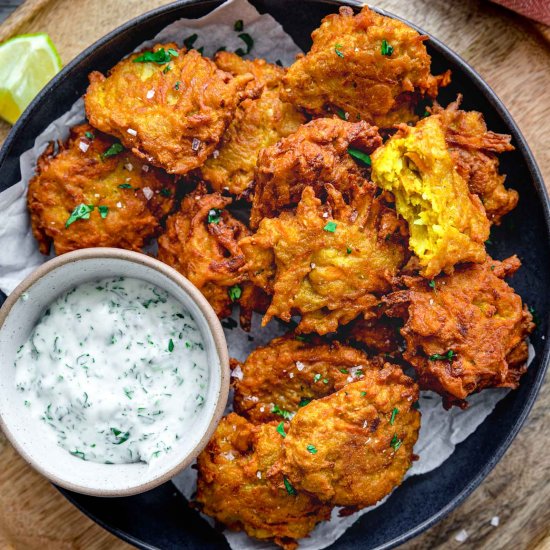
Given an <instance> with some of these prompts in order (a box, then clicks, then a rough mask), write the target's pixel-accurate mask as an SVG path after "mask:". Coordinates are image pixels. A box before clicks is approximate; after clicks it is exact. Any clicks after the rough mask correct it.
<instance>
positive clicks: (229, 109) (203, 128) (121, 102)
mask: <svg viewBox="0 0 550 550" xmlns="http://www.w3.org/2000/svg"><path fill="white" fill-rule="evenodd" d="M160 49H164V50H165V52H168V51H169V50H170V51H173V52H176V53H177V56H176V57H171V59H170V61H169V62H168V63H164V64H156V63H152V62H149V63H138V62H135V59H136V58H138V56H140V55H141V54H142V53H143V52H141V53H135V54H132V55H130V56H129V57H128V58H126V59H123V60H122V61H120V62H119V63H117V65H115V67H113V68H112V69H111V71H110V72H109V76H107V77H105V76H103V75H102V74H101V73H98V72H92V73H91V74H90V85H89V87H88V91H87V93H86V96H85V98H84V101H85V105H86V114H87V116H88V119H89V120H90V123H91V124H92V126H95V127H96V128H98V129H99V130H102V131H103V132H106V133H108V134H111V135H113V136H116V137H118V138H119V139H120V140H121V141H122V143H123V144H124V145H125V146H126V147H128V148H130V149H132V151H133V152H134V153H135V154H136V155H138V156H140V157H142V158H144V159H146V160H147V162H150V163H151V164H155V165H156V166H159V167H161V168H164V169H165V170H167V171H168V172H170V173H174V174H181V175H183V174H186V173H187V172H189V171H190V170H193V169H194V168H198V167H199V166H201V165H202V164H203V163H204V162H205V161H206V159H207V157H208V156H210V155H211V154H212V152H213V151H214V149H215V148H216V146H217V144H218V142H219V141H220V139H221V137H222V134H223V133H224V131H225V129H226V128H227V127H228V125H229V124H230V122H231V121H232V120H233V116H234V115H235V111H236V109H237V107H238V105H239V103H240V102H241V101H242V100H243V99H245V98H246V97H250V96H251V95H254V94H257V93H258V90H252V89H250V88H247V84H248V83H249V82H250V81H251V80H252V79H253V76H252V75H251V74H246V75H241V76H237V77H235V78H233V77H232V76H231V75H230V74H229V73H226V72H224V71H220V70H219V69H218V68H217V67H216V65H215V64H214V62H213V61H212V60H210V59H207V58H205V57H202V56H201V54H200V53H199V52H197V51H196V50H191V51H189V52H186V50H185V49H179V48H178V47H177V45H176V44H157V45H156V46H154V47H153V49H152V51H155V52H157V51H159V50H160ZM167 55H168V54H167ZM168 67H169V68H170V70H167V68H168ZM128 130H132V132H131V133H129V132H128ZM134 133H135V135H134Z"/></svg>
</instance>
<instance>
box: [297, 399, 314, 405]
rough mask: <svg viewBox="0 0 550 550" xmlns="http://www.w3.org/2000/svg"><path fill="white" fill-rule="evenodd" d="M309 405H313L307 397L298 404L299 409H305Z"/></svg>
mask: <svg viewBox="0 0 550 550" xmlns="http://www.w3.org/2000/svg"><path fill="white" fill-rule="evenodd" d="M308 403H311V399H308V398H307V397H302V399H300V402H299V403H298V407H305V406H306V405H307V404H308Z"/></svg>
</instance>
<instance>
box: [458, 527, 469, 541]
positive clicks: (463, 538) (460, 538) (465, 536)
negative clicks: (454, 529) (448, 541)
mask: <svg viewBox="0 0 550 550" xmlns="http://www.w3.org/2000/svg"><path fill="white" fill-rule="evenodd" d="M468 537H469V535H468V531H466V529H461V530H460V531H459V532H458V533H457V534H456V535H455V540H456V542H465V541H466V540H467V539H468Z"/></svg>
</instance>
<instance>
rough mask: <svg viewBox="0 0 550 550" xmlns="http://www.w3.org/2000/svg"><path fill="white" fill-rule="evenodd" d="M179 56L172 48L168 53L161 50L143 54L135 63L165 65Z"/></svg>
mask: <svg viewBox="0 0 550 550" xmlns="http://www.w3.org/2000/svg"><path fill="white" fill-rule="evenodd" d="M178 55H179V54H178V52H177V51H176V50H173V49H172V48H170V49H169V50H168V51H166V50H165V49H164V48H159V49H158V50H157V51H156V52H152V51H149V52H143V53H142V54H141V55H138V56H137V57H136V58H135V59H134V63H156V64H157V65H164V64H165V63H169V62H170V60H171V59H172V57H177V56H178Z"/></svg>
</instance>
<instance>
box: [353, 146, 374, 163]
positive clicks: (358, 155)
mask: <svg viewBox="0 0 550 550" xmlns="http://www.w3.org/2000/svg"><path fill="white" fill-rule="evenodd" d="M348 153H349V154H350V155H351V156H352V157H353V158H354V159H355V160H358V161H359V162H361V163H363V164H364V165H365V166H370V165H371V160H370V155H367V153H363V151H359V149H355V148H354V147H348Z"/></svg>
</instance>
